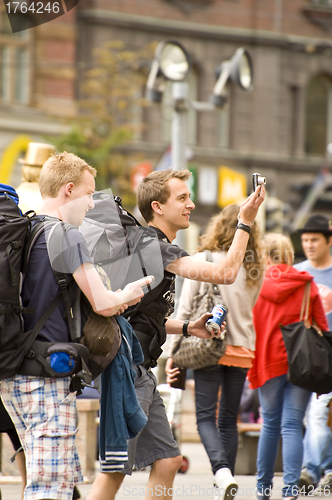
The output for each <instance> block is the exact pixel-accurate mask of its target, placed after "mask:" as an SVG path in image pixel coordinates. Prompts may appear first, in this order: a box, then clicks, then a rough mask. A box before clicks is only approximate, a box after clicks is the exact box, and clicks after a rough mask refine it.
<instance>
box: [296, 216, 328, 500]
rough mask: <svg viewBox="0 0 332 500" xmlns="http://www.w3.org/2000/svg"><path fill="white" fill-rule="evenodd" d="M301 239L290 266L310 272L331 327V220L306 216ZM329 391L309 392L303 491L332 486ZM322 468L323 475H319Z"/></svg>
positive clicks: (324, 492) (302, 477)
mask: <svg viewBox="0 0 332 500" xmlns="http://www.w3.org/2000/svg"><path fill="white" fill-rule="evenodd" d="M298 232H299V233H300V234H301V243H302V248H303V251H304V254H305V256H306V257H307V259H306V260H305V261H303V262H300V263H299V264H296V265H295V266H294V267H295V268H296V269H297V270H298V271H307V272H308V273H310V274H311V275H312V276H313V277H314V280H315V283H316V284H317V287H318V290H319V293H320V296H321V299H322V302H323V306H324V311H325V314H326V317H327V320H328V323H329V330H332V256H331V254H330V250H331V245H332V228H331V223H330V221H329V220H328V218H327V217H325V216H324V215H313V216H311V217H309V219H308V220H307V222H306V223H305V224H304V226H303V228H301V229H299V230H298ZM331 398H332V392H330V393H329V394H321V395H319V396H317V395H316V394H312V396H311V399H310V404H309V407H308V411H307V418H306V432H305V436H304V440H303V446H304V452H303V469H302V472H301V477H300V483H299V487H300V489H301V492H302V493H304V494H310V493H312V492H313V490H314V489H315V488H317V492H321V493H323V494H328V492H329V491H330V488H331V487H332V431H331V429H330V427H329V426H328V425H327V418H328V413H329V408H328V407H327V404H328V403H329V401H330V399H331ZM322 472H324V477H323V478H322V479H321V475H322Z"/></svg>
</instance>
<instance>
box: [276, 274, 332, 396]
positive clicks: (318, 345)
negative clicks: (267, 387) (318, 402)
mask: <svg viewBox="0 0 332 500" xmlns="http://www.w3.org/2000/svg"><path fill="white" fill-rule="evenodd" d="M310 288H311V282H308V283H307V284H306V286H305V291H304V295H303V301H302V307H301V314H300V321H298V322H297V323H291V324H289V325H285V326H284V325H280V329H281V332H282V336H283V339H284V342H285V346H286V351H287V357H288V374H287V377H288V380H289V381H290V382H291V383H292V384H294V385H297V386H299V387H303V388H304V389H308V390H309V391H312V392H317V393H318V394H327V393H329V392H331V391H332V332H328V331H327V332H322V331H321V330H320V329H319V328H318V326H317V325H311V324H310V321H309V303H310Z"/></svg>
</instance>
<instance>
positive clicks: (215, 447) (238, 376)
mask: <svg viewBox="0 0 332 500" xmlns="http://www.w3.org/2000/svg"><path fill="white" fill-rule="evenodd" d="M247 372H248V370H247V369H246V368H238V367H236V366H224V365H217V366H212V367H208V368H203V369H201V370H194V378H195V397H196V421H197V428H198V432H199V435H200V438H201V441H202V443H203V445H204V448H205V450H206V452H207V454H208V457H209V459H210V463H211V467H212V472H213V473H214V474H215V473H216V472H217V470H219V469H221V468H222V467H228V468H229V469H230V470H231V472H232V474H234V468H235V460H236V453H237V444H238V434H237V416H238V411H239V405H240V401H241V395H242V390H243V386H244V382H245V379H246V376H247ZM220 386H221V395H220V401H219V416H218V427H217V424H216V410H217V402H218V393H219V388H220Z"/></svg>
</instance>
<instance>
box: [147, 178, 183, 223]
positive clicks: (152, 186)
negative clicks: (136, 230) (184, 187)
mask: <svg viewBox="0 0 332 500" xmlns="http://www.w3.org/2000/svg"><path fill="white" fill-rule="evenodd" d="M190 176H191V172H190V171H189V170H170V169H169V170H160V171H157V172H151V173H150V174H148V175H147V176H146V177H144V179H143V180H142V182H141V183H140V185H139V186H138V191H137V205H138V208H139V210H140V212H141V214H142V215H143V217H144V219H145V220H146V222H147V223H149V222H151V221H152V219H153V213H154V212H153V209H152V207H151V203H152V202H153V201H159V203H161V204H162V205H164V204H165V203H166V202H167V200H168V198H169V197H170V194H171V192H170V189H169V186H168V181H169V180H170V179H180V180H181V181H186V180H188V179H189V177H190Z"/></svg>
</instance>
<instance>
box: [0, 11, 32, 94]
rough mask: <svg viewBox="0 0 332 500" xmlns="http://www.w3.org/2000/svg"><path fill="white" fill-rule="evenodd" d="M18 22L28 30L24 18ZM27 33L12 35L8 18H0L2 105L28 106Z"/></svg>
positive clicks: (3, 14)
mask: <svg viewBox="0 0 332 500" xmlns="http://www.w3.org/2000/svg"><path fill="white" fill-rule="evenodd" d="M19 22H20V23H21V24H22V29H23V30H24V28H25V27H26V28H28V27H29V26H28V21H27V19H26V16H24V15H22V16H21V17H20V20H19ZM29 39H30V33H29V32H28V31H19V32H18V33H12V30H11V26H10V24H9V20H8V16H7V14H6V13H5V12H4V13H2V14H1V16H0V102H1V103H3V104H29V99H30V54H29Z"/></svg>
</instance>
